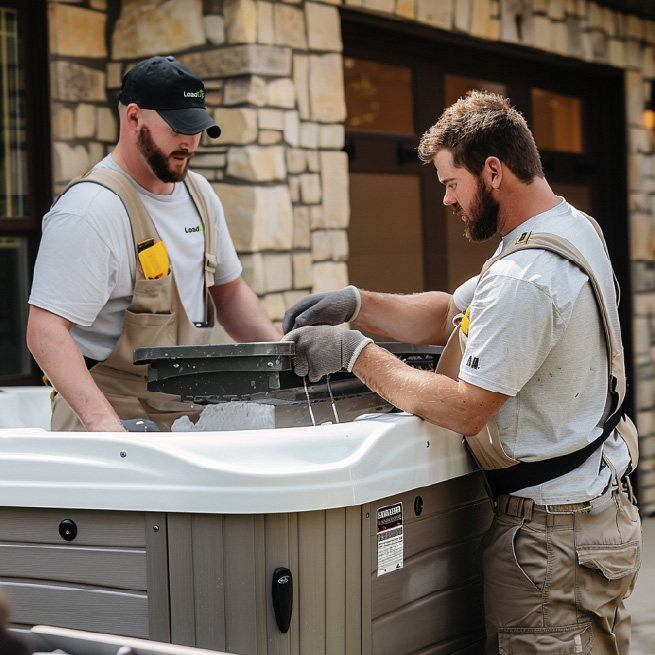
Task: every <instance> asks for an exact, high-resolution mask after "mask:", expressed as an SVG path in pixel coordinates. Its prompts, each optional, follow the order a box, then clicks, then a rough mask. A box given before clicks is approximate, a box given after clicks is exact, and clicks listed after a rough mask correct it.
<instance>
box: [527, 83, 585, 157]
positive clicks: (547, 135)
mask: <svg viewBox="0 0 655 655" xmlns="http://www.w3.org/2000/svg"><path fill="white" fill-rule="evenodd" d="M531 96H532V124H533V132H534V140H535V142H536V143H537V148H539V149H540V150H557V151H560V152H582V102H581V101H580V98H575V97H574V96H566V95H563V94H561V93H553V92H552V91H544V90H543V89H531Z"/></svg>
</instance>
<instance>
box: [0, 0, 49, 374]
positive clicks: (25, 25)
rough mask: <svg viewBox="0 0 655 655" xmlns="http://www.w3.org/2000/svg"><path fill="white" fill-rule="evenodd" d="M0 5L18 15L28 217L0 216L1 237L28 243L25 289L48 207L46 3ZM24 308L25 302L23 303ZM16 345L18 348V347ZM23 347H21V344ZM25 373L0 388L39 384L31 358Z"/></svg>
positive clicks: (9, 0)
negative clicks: (22, 83)
mask: <svg viewBox="0 0 655 655" xmlns="http://www.w3.org/2000/svg"><path fill="white" fill-rule="evenodd" d="M0 6H2V7H3V8H7V9H15V10H16V11H17V12H18V32H19V36H20V39H21V44H22V50H23V52H22V62H23V75H24V111H25V133H26V142H25V153H26V160H27V166H26V174H27V193H28V197H29V203H28V213H27V214H26V215H24V216H22V217H7V216H0V237H18V238H23V239H25V240H26V243H27V269H28V270H27V272H28V288H29V287H30V286H31V283H32V276H33V268H34V261H35V260H36V254H37V251H38V247H39V242H40V239H41V220H42V217H43V215H44V214H45V213H46V212H47V211H48V209H49V207H50V205H51V204H52V172H51V133H50V84H49V66H50V57H49V48H48V23H47V6H46V0H31V2H29V3H26V2H24V0H0ZM25 303H27V298H25ZM17 345H18V344H17ZM20 345H21V346H22V347H26V346H25V344H24V343H23V344H20ZM30 361H31V369H30V371H29V372H27V373H23V374H18V375H7V376H1V377H0V385H2V386H12V385H29V384H38V383H39V382H40V378H41V372H40V370H39V367H38V366H37V364H36V362H34V360H33V359H32V358H31V356H30Z"/></svg>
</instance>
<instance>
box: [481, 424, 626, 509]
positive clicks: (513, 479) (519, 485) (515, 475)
mask: <svg viewBox="0 0 655 655" xmlns="http://www.w3.org/2000/svg"><path fill="white" fill-rule="evenodd" d="M621 416H622V414H621V412H619V411H617V412H615V413H614V414H613V415H612V416H610V417H609V419H607V421H606V422H605V426H604V428H603V433H602V434H601V435H600V436H599V437H597V438H596V439H594V440H593V441H592V442H591V443H590V444H587V445H586V446H585V447H584V448H582V449H581V450H576V451H575V452H572V453H568V454H567V455H560V456H559V457H551V458H550V459H542V460H540V461H538V462H519V463H518V464H515V465H514V466H509V467H508V468H503V469H493V470H490V471H485V472H484V474H485V476H486V478H487V484H488V485H489V489H490V490H491V495H492V497H493V498H494V499H496V498H498V496H501V495H505V494H511V493H513V492H514V491H517V490H518V489H524V488H525V487H534V486H536V485H538V484H542V483H544V482H548V481H549V480H554V479H555V478H559V477H560V476H562V475H564V474H565V473H569V472H570V471H572V470H573V469H576V468H578V467H579V466H582V464H584V463H585V462H586V461H587V459H588V458H589V457H590V456H591V455H592V453H594V451H595V450H596V449H597V448H599V447H600V446H601V445H602V444H603V442H604V441H605V439H607V437H609V435H610V434H611V433H612V431H613V430H614V428H615V427H616V426H617V425H618V423H619V421H620V420H621Z"/></svg>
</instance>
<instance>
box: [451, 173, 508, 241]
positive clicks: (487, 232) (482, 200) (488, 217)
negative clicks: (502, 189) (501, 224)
mask: <svg viewBox="0 0 655 655" xmlns="http://www.w3.org/2000/svg"><path fill="white" fill-rule="evenodd" d="M499 211H500V204H499V203H498V201H497V200H496V199H495V198H494V197H493V194H492V193H491V191H489V190H488V189H487V187H485V185H484V182H483V181H482V180H478V192H477V194H476V196H475V198H474V199H473V202H472V204H471V208H470V210H469V213H468V214H464V210H463V209H462V207H461V205H460V204H459V203H457V205H456V206H455V213H456V214H458V215H462V214H464V215H465V216H466V221H465V223H464V235H465V236H466V238H467V239H468V240H469V241H476V242H477V241H486V240H487V239H491V237H492V236H494V234H496V232H498V213H499Z"/></svg>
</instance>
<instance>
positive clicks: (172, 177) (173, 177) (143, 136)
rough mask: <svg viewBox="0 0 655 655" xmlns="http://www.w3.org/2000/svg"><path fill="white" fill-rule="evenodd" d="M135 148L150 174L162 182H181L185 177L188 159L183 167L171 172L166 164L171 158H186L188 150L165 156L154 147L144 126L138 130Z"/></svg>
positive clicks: (148, 131)
mask: <svg viewBox="0 0 655 655" xmlns="http://www.w3.org/2000/svg"><path fill="white" fill-rule="evenodd" d="M137 147H138V149H139V152H140V153H141V154H142V155H143V156H144V157H145V159H146V161H147V162H148V164H149V166H150V168H151V169H152V172H153V173H154V174H155V175H156V176H157V177H158V178H159V179H160V180H161V181H162V182H181V181H182V180H183V179H184V178H185V177H186V174H187V172H188V170H189V159H187V160H186V162H185V163H184V167H183V168H182V169H179V170H172V169H171V168H170V167H169V165H168V163H169V161H170V159H171V157H173V156H188V155H189V151H188V150H174V151H173V152H171V154H170V155H168V156H166V155H165V154H164V153H163V152H162V151H161V150H160V149H159V148H158V147H157V146H156V145H155V141H154V139H153V138H152V134H151V132H150V130H149V129H148V128H147V127H146V126H145V125H144V126H143V127H142V128H141V129H140V130H139V136H138V138H137Z"/></svg>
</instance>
